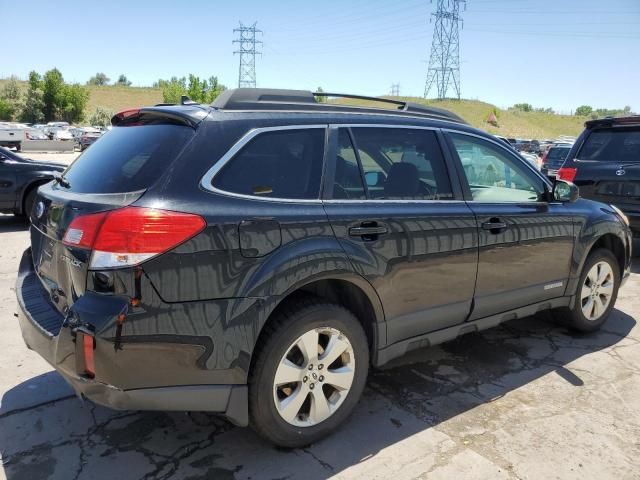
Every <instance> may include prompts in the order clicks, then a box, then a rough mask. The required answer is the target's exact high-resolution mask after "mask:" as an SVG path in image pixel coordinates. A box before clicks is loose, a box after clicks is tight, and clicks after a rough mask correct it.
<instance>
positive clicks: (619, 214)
mask: <svg viewBox="0 0 640 480" xmlns="http://www.w3.org/2000/svg"><path fill="white" fill-rule="evenodd" d="M609 206H610V207H611V208H613V211H614V212H616V213H617V214H618V216H619V217H620V219H621V220H622V221H623V222H624V223H625V224H626V225H627V227H628V226H629V219H628V218H627V216H626V215H625V214H624V213H622V210H620V209H619V208H618V207H616V206H615V205H609Z"/></svg>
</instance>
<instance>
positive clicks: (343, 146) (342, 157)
mask: <svg viewBox="0 0 640 480" xmlns="http://www.w3.org/2000/svg"><path fill="white" fill-rule="evenodd" d="M333 198H336V199H340V198H347V199H364V198H366V195H365V192H364V185H363V183H362V176H361V175H360V167H358V160H357V159H356V152H355V150H354V149H353V145H352V144H351V138H349V134H348V133H347V131H346V130H345V129H340V134H339V136H338V152H337V155H336V174H335V180H334V183H333Z"/></svg>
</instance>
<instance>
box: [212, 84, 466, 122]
mask: <svg viewBox="0 0 640 480" xmlns="http://www.w3.org/2000/svg"><path fill="white" fill-rule="evenodd" d="M318 97H320V98H327V97H331V98H350V99H356V100H366V101H371V102H377V103H386V104H390V105H394V106H395V107H396V108H395V109H387V108H379V107H370V106H362V105H360V106H358V105H344V104H338V103H324V102H318V101H317V100H316V98H318ZM211 106H212V107H214V108H217V109H220V110H309V111H333V112H369V113H390V114H398V115H410V116H416V117H426V118H435V119H439V120H447V121H450V122H457V123H466V122H465V121H464V120H463V119H462V118H461V117H459V116H458V115H456V114H455V113H452V112H450V111H448V110H444V109H442V108H436V107H428V106H426V105H419V104H417V103H413V102H405V101H401V100H390V99H388V98H379V97H367V96H364V95H350V94H343V93H325V92H315V93H314V92H311V91H307V90H283V89H267V88H236V89H231V90H225V91H224V92H222V93H221V94H220V95H219V96H218V98H216V100H215V101H214V102H213V103H212V104H211Z"/></svg>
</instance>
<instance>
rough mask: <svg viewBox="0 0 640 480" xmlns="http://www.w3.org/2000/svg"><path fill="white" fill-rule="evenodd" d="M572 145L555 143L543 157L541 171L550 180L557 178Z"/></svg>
mask: <svg viewBox="0 0 640 480" xmlns="http://www.w3.org/2000/svg"><path fill="white" fill-rule="evenodd" d="M571 147H572V145H571V144H570V143H554V144H553V145H552V146H551V148H549V150H547V152H546V153H545V154H544V155H543V157H542V168H541V169H540V171H541V172H542V174H543V175H546V176H547V177H549V178H552V179H553V178H555V177H556V175H557V174H558V170H559V169H560V167H561V166H562V164H563V163H564V161H565V159H566V158H567V155H569V151H570V150H571Z"/></svg>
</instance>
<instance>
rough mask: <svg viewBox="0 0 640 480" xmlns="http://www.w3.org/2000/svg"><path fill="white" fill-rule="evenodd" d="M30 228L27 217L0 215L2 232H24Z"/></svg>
mask: <svg viewBox="0 0 640 480" xmlns="http://www.w3.org/2000/svg"><path fill="white" fill-rule="evenodd" d="M28 229H29V222H28V221H27V219H26V217H19V216H17V215H0V233H10V232H24V231H26V230H28Z"/></svg>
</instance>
